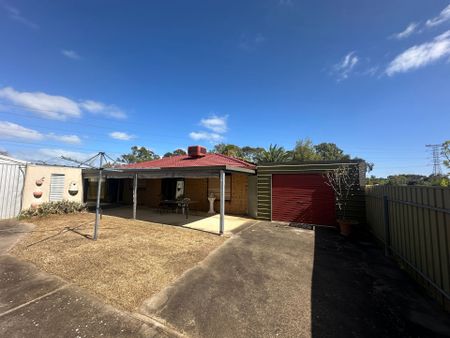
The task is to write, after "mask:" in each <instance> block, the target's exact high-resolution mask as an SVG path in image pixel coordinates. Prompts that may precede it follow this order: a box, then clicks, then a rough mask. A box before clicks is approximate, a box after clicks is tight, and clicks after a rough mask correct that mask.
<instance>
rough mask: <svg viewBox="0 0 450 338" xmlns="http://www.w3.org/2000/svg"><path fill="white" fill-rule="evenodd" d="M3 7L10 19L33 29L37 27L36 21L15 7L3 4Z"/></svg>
mask: <svg viewBox="0 0 450 338" xmlns="http://www.w3.org/2000/svg"><path fill="white" fill-rule="evenodd" d="M3 8H4V9H5V10H6V12H8V16H9V17H10V18H11V19H12V20H14V21H17V22H20V23H21V24H24V25H25V26H28V27H30V28H33V29H38V28H39V26H38V25H37V24H36V23H34V22H33V21H30V20H28V19H27V18H25V17H24V16H23V15H22V14H21V13H20V11H19V10H18V9H17V8H16V7H13V6H9V5H6V4H4V5H3Z"/></svg>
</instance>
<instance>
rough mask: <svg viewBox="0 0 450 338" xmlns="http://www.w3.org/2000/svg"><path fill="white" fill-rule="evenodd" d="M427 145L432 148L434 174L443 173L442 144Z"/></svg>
mask: <svg viewBox="0 0 450 338" xmlns="http://www.w3.org/2000/svg"><path fill="white" fill-rule="evenodd" d="M425 147H427V148H430V149H431V152H432V154H433V175H434V176H440V175H442V171H441V147H442V145H441V144H427V145H426V146H425Z"/></svg>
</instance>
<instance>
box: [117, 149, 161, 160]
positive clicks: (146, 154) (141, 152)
mask: <svg viewBox="0 0 450 338" xmlns="http://www.w3.org/2000/svg"><path fill="white" fill-rule="evenodd" d="M159 158H160V156H159V155H157V154H155V152H153V151H152V150H150V149H147V148H145V147H137V146H133V147H131V153H129V154H123V155H121V156H120V157H119V158H118V159H117V161H120V162H125V163H137V162H144V161H151V160H157V159H159Z"/></svg>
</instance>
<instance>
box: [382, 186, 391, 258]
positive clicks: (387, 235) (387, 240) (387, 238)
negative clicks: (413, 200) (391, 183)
mask: <svg viewBox="0 0 450 338" xmlns="http://www.w3.org/2000/svg"><path fill="white" fill-rule="evenodd" d="M383 209H384V254H385V255H386V256H389V255H390V253H391V231H390V227H389V200H388V197H387V196H386V195H384V196H383Z"/></svg>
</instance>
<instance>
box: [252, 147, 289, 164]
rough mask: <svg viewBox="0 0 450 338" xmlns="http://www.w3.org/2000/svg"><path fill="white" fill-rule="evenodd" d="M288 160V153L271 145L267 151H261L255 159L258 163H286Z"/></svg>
mask: <svg viewBox="0 0 450 338" xmlns="http://www.w3.org/2000/svg"><path fill="white" fill-rule="evenodd" d="M290 159H291V157H290V156H289V152H287V151H286V150H285V149H284V148H283V147H278V146H277V145H276V144H275V145H272V144H271V145H270V146H269V149H267V150H263V151H261V152H260V153H259V154H258V157H257V161H258V162H287V161H289V160H290Z"/></svg>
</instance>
